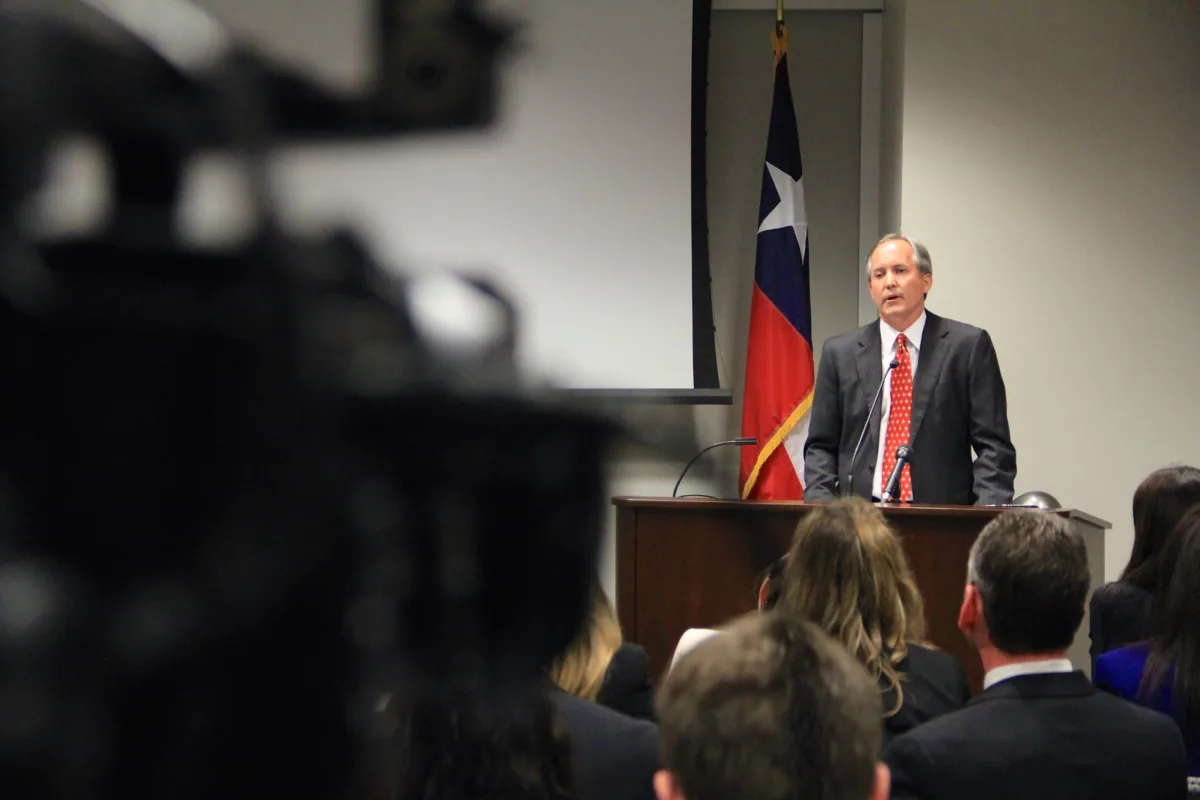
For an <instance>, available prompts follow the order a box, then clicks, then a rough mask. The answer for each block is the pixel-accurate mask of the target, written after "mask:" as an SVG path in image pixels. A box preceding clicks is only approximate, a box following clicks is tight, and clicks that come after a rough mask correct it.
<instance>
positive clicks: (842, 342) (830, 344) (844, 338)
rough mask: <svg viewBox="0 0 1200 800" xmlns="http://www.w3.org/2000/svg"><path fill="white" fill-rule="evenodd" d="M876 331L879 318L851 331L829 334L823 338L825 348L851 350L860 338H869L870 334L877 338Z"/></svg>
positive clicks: (838, 351)
mask: <svg viewBox="0 0 1200 800" xmlns="http://www.w3.org/2000/svg"><path fill="white" fill-rule="evenodd" d="M878 333H879V320H875V321H874V322H869V323H867V324H866V325H863V326H861V327H859V328H856V329H854V330H852V331H847V332H846V333H839V334H837V335H836V336H830V337H829V338H828V339H826V340H825V348H826V349H827V350H830V351H832V352H837V353H845V352H853V351H854V350H855V349H857V347H858V344H859V342H861V341H862V340H864V339H870V338H871V336H872V335H875V338H879V337H878Z"/></svg>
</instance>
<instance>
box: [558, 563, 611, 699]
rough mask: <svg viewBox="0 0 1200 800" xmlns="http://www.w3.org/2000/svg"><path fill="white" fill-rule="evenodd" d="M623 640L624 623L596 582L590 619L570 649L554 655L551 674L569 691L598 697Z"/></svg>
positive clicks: (561, 686) (579, 694) (586, 696)
mask: <svg viewBox="0 0 1200 800" xmlns="http://www.w3.org/2000/svg"><path fill="white" fill-rule="evenodd" d="M621 640H622V637H621V625H620V623H619V622H617V615H616V612H615V611H613V607H612V604H611V603H609V602H608V596H607V595H606V594H604V590H603V589H601V588H600V587H599V585H593V586H592V602H591V609H590V613H589V614H588V621H587V623H586V625H584V627H583V629H582V630H580V631H579V633H578V634H577V635H576V636H575V639H574V641H572V642H571V644H570V645H569V646H568V647H567V649H566V650H564V651H563V652H562V653H560V654H559V656H558V657H557V658H555V659H554V662H553V663H552V664H551V665H550V670H549V672H550V678H551V679H552V680H553V681H554V683H555V684H556V685H557V686H558V688H560V689H562V690H563V691H564V692H567V693H568V694H573V695H575V696H576V697H582V698H584V699H585V700H595V699H596V695H598V694H599V693H600V687H601V686H602V685H603V684H604V675H605V673H606V672H607V671H608V663H609V662H610V661H611V660H612V657H613V653H615V652H617V648H619V647H620V646H621Z"/></svg>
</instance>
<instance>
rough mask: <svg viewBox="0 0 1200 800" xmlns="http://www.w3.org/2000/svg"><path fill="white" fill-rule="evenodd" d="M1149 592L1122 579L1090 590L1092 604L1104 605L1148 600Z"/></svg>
mask: <svg viewBox="0 0 1200 800" xmlns="http://www.w3.org/2000/svg"><path fill="white" fill-rule="evenodd" d="M1150 599H1151V597H1150V593H1149V592H1148V591H1146V590H1145V589H1143V588H1142V587H1140V586H1134V585H1133V584H1131V583H1126V582H1124V581H1110V582H1109V583H1106V584H1104V585H1103V586H1101V587H1099V588H1098V589H1096V590H1095V591H1094V592H1092V605H1094V606H1106V605H1114V604H1118V605H1119V604H1124V603H1130V602H1137V603H1141V602H1149V601H1150Z"/></svg>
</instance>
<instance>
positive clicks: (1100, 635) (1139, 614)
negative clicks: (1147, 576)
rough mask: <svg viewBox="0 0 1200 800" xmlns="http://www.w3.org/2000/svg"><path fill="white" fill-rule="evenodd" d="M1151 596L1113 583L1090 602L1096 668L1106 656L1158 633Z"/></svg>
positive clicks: (1139, 588)
mask: <svg viewBox="0 0 1200 800" xmlns="http://www.w3.org/2000/svg"><path fill="white" fill-rule="evenodd" d="M1153 601H1154V598H1153V596H1152V595H1151V594H1150V592H1148V591H1146V590H1145V589H1142V588H1141V587H1138V586H1133V585H1132V584H1128V583H1122V582H1121V581H1113V582H1111V583H1106V584H1105V585H1104V586H1101V587H1100V588H1098V589H1096V590H1095V591H1094V592H1093V593H1092V598H1091V600H1090V601H1089V602H1088V610H1089V614H1088V635H1089V636H1090V638H1091V654H1092V666H1093V668H1095V662H1096V658H1097V657H1099V656H1100V655H1101V654H1102V653H1107V652H1108V651H1110V650H1115V649H1116V648H1118V647H1124V646H1125V645H1128V644H1133V643H1134V642H1140V641H1143V640H1145V639H1148V638H1149V637H1150V636H1151V635H1153V633H1154V628H1153V624H1152V622H1153V620H1152V616H1151V607H1152V604H1153Z"/></svg>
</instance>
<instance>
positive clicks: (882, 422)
mask: <svg viewBox="0 0 1200 800" xmlns="http://www.w3.org/2000/svg"><path fill="white" fill-rule="evenodd" d="M925 318H926V315H925V312H924V311H922V312H921V316H919V317H917V321H916V322H914V323H913V324H912V325H909V326H908V330H906V331H898V330H896V329H895V328H893V327H892V326H891V325H888V324H887V323H886V322H884V321H883V319H882V318H881V319H880V320H879V338H880V343H881V344H882V347H881V348H880V349H881V350H882V351H883V371H884V372H887V368H888V364H890V363H892V359H893V358H895V357H896V337H898V336H899V335H900V334H901V333H903V334H904V337H905V345H906V349H907V350H908V358H909V360H910V361H911V362H912V379H913V387H914V389H915V388H916V385H917V361H918V359H920V357H921V336H922V334H924V333H925ZM895 372H896V371H895V370H892V374H893V375H894V374H895ZM914 399H915V398H914ZM879 402H880V404H881V406H882V408H881V410H880V412H879V451H878V452H877V453H876V454H875V474H874V476H873V477H872V478H871V496H872V497H875V498H878V497H880V496H882V495H883V482H884V481H885V480H887V479H888V476H887V475H884V474H883V452H884V450H885V447H884V445H885V444H887V421H888V414H889V413H890V412H891V410H892V376H891V375H888V377H887V380H886V381H884V382H883V397H882V398H880V400H879Z"/></svg>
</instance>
